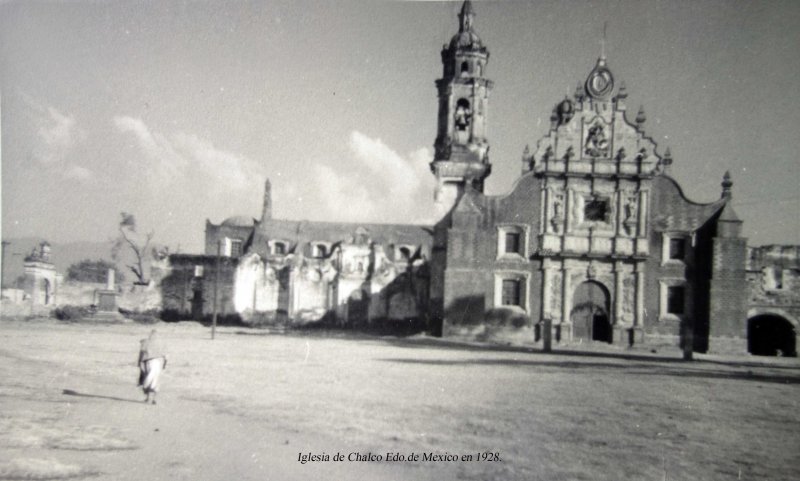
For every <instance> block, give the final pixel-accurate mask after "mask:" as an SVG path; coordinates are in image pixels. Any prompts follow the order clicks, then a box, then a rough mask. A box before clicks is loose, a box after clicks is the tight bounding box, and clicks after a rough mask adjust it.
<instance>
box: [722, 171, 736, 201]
mask: <svg viewBox="0 0 800 481" xmlns="http://www.w3.org/2000/svg"><path fill="white" fill-rule="evenodd" d="M731 187H733V181H732V180H731V173H730V171H728V170H726V171H725V175H723V176H722V198H723V199H729V198H730V197H731Z"/></svg>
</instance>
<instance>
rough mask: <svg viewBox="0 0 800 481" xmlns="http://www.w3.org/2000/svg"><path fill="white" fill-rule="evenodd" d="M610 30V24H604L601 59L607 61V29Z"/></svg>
mask: <svg viewBox="0 0 800 481" xmlns="http://www.w3.org/2000/svg"><path fill="white" fill-rule="evenodd" d="M607 28H608V22H603V39H602V40H601V41H600V58H601V59H602V60H605V59H606V29H607Z"/></svg>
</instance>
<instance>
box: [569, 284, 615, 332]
mask: <svg viewBox="0 0 800 481" xmlns="http://www.w3.org/2000/svg"><path fill="white" fill-rule="evenodd" d="M610 305H611V296H610V295H609V293H608V289H606V288H605V286H603V285H602V284H600V283H599V282H595V281H586V282H583V283H582V284H580V285H579V286H578V287H576V288H575V293H574V294H573V296H572V310H571V311H570V320H571V321H572V337H573V339H585V340H587V341H601V342H608V343H610V342H611V340H612V330H611V319H610V317H609V311H610Z"/></svg>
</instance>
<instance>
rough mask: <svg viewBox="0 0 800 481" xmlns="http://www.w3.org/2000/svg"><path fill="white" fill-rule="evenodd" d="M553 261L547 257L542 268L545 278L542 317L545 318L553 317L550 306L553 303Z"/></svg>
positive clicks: (543, 280) (543, 282) (543, 281)
mask: <svg viewBox="0 0 800 481" xmlns="http://www.w3.org/2000/svg"><path fill="white" fill-rule="evenodd" d="M552 268H553V266H552V261H551V260H550V259H545V260H544V263H543V266H542V269H543V271H544V272H543V276H542V277H543V279H542V318H543V319H551V312H550V306H551V305H552V299H551V292H552V289H551V285H550V284H552V282H553V273H552Z"/></svg>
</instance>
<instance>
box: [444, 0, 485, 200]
mask: <svg viewBox="0 0 800 481" xmlns="http://www.w3.org/2000/svg"><path fill="white" fill-rule="evenodd" d="M458 19H459V28H458V33H457V34H456V35H454V36H453V38H452V39H451V40H450V43H449V44H445V45H444V46H443V48H442V66H443V73H442V78H441V79H439V80H437V81H436V87H437V89H438V93H439V121H438V131H437V135H436V142H435V144H434V147H435V150H436V153H435V156H434V159H433V162H431V170H432V171H433V174H434V175H435V176H436V193H435V195H434V199H435V200H436V202H437V204H440V205H441V204H444V205H445V207H447V208H449V207H451V206H452V205H453V204H454V203H455V202H456V201H457V200H458V198H459V197H460V196H461V194H462V193H463V191H464V187H465V185H467V184H469V185H471V186H472V187H473V188H475V189H476V190H478V191H479V192H483V181H484V179H486V177H488V176H489V174H490V172H491V164H490V163H489V155H488V154H489V142H488V140H487V139H486V118H487V113H488V107H489V92H490V91H491V89H492V81H491V80H489V79H487V78H486V77H485V76H484V74H485V72H486V64H487V62H488V61H489V50H488V49H487V48H486V47H485V46H484V45H483V42H482V41H481V39H480V37H479V36H478V34H477V33H476V32H475V30H474V19H475V11H474V10H473V8H472V2H470V1H469V0H467V1H465V2H464V4H463V5H462V7H461V12H460V13H459V15H458Z"/></svg>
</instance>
